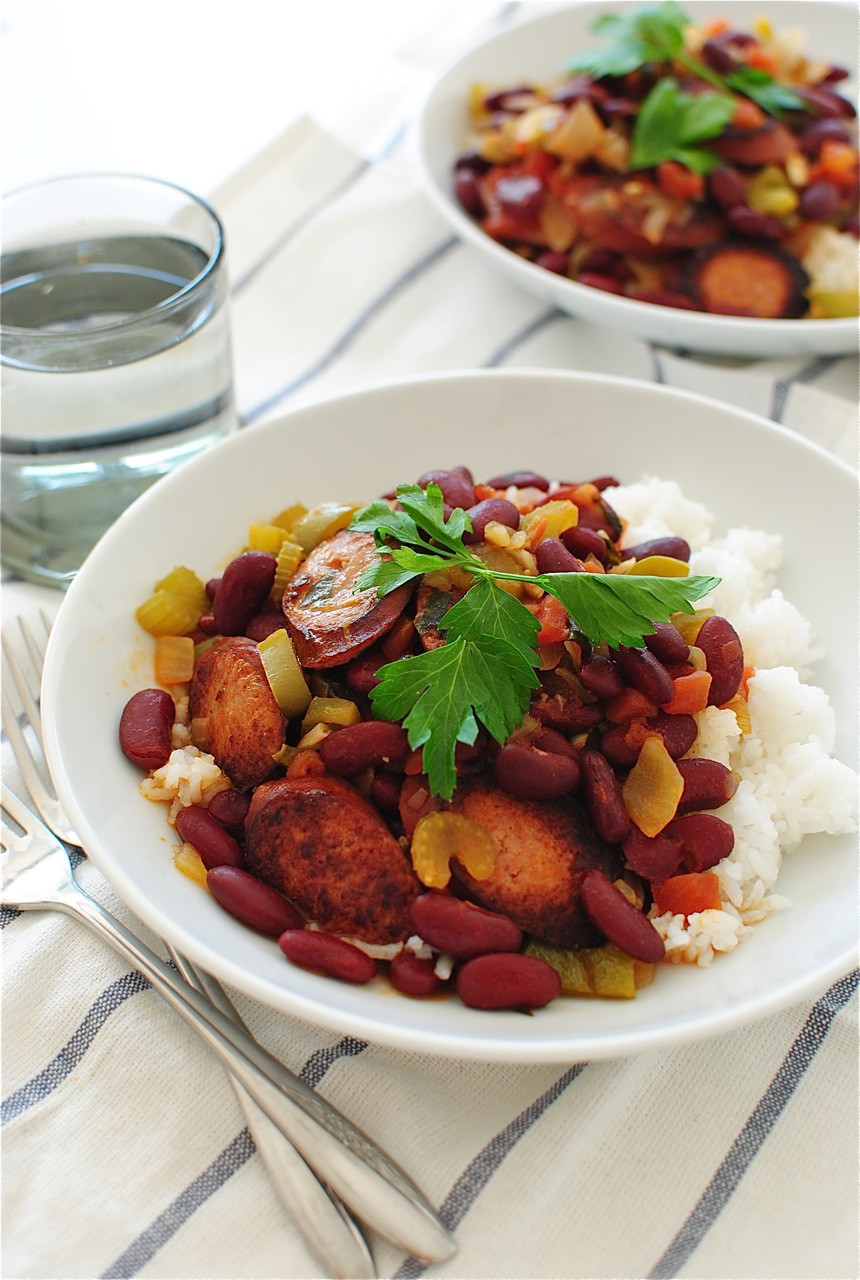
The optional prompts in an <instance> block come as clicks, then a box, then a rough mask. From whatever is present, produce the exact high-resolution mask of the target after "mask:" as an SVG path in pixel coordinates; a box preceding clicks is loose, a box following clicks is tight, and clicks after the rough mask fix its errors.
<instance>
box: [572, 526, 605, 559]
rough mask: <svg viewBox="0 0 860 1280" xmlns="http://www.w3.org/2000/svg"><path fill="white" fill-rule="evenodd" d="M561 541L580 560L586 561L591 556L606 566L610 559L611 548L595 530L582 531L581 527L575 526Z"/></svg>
mask: <svg viewBox="0 0 860 1280" xmlns="http://www.w3.org/2000/svg"><path fill="white" fill-rule="evenodd" d="M561 541H562V543H563V544H564V546H565V547H567V549H568V551H569V552H570V553H571V555H573V556H576V558H577V559H578V560H585V558H586V557H587V556H590V555H591V556H594V558H595V560H599V561H600V563H601V564H603V565H605V564H606V562H607V560H608V559H609V547H608V546H607V544H606V541H605V539H603V538H601V536H600V534H599V533H597V532H596V531H595V530H594V529H581V528H580V527H579V525H574V527H573V528H572V529H565V530H564V532H563V533H562V534H561Z"/></svg>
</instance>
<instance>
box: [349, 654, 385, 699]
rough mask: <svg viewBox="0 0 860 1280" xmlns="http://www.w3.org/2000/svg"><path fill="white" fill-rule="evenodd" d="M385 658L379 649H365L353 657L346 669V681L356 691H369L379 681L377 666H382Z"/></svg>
mask: <svg viewBox="0 0 860 1280" xmlns="http://www.w3.org/2000/svg"><path fill="white" fill-rule="evenodd" d="M386 661H387V659H386V657H385V655H384V654H383V653H381V652H380V650H379V649H367V650H365V652H364V653H362V654H359V656H358V657H357V658H353V660H352V662H350V664H349V666H348V667H347V669H346V683H347V684H348V685H349V687H350V689H354V690H355V692H356V693H370V691H371V689H375V688H376V686H377V685H378V684H379V683H380V680H379V676H378V675H377V674H376V670H377V667H384V666H385V663H386Z"/></svg>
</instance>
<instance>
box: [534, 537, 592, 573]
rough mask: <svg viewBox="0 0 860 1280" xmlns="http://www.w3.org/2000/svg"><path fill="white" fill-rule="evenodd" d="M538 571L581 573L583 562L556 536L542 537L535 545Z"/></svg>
mask: <svg viewBox="0 0 860 1280" xmlns="http://www.w3.org/2000/svg"><path fill="white" fill-rule="evenodd" d="M535 561H536V563H537V567H538V573H583V572H584V569H583V564H582V561H581V560H577V558H576V556H572V555H571V554H570V552H569V551H568V549H567V547H566V546H565V545H564V543H563V542H559V540H558V538H542V539H541V541H540V542H539V543H538V544H537V546H536V547H535Z"/></svg>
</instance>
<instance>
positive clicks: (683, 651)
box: [645, 622, 690, 662]
mask: <svg viewBox="0 0 860 1280" xmlns="http://www.w3.org/2000/svg"><path fill="white" fill-rule="evenodd" d="M645 647H646V648H647V649H650V650H651V652H652V653H653V654H654V657H655V658H659V659H660V661H661V662H686V661H687V660H688V658H689V657H690V646H689V645H688V644H687V641H686V640H685V639H684V637H683V636H682V635H681V633H680V631H679V630H678V628H677V627H673V626H672V624H671V622H655V623H654V631H653V633H652V634H651V635H650V636H646V637H645Z"/></svg>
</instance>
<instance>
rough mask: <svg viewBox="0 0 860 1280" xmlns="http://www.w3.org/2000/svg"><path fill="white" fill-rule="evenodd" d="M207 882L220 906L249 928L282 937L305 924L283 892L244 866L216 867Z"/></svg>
mask: <svg viewBox="0 0 860 1280" xmlns="http://www.w3.org/2000/svg"><path fill="white" fill-rule="evenodd" d="M206 884H207V885H208V887H209V890H210V892H211V894H212V897H213V898H214V899H215V901H216V902H217V903H218V905H219V906H221V907H223V908H224V910H225V911H229V913H230V915H231V916H235V918H236V919H237V920H239V921H241V923H242V924H245V925H247V926H248V928H249V929H256V930H257V931H258V932H259V933H266V934H268V935H269V936H270V937H272V938H278V937H280V935H281V934H282V933H283V932H284V930H285V929H301V928H302V927H303V926H304V921H303V919H302V917H301V914H300V913H299V912H298V911H297V910H296V908H295V907H294V906H293V904H292V903H291V902H290V901H289V900H288V899H287V898H285V897H284V895H283V894H282V893H278V891H277V889H273V888H272V887H271V885H268V884H263V882H262V880H258V879H257V877H256V876H252V875H251V874H250V872H248V871H243V870H242V868H241V867H231V866H227V865H225V864H222V865H221V866H218V867H212V869H211V870H210V871H209V872H208V873H207V876H206Z"/></svg>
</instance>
